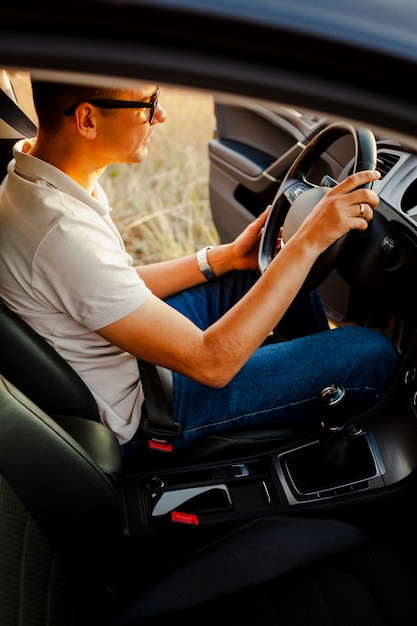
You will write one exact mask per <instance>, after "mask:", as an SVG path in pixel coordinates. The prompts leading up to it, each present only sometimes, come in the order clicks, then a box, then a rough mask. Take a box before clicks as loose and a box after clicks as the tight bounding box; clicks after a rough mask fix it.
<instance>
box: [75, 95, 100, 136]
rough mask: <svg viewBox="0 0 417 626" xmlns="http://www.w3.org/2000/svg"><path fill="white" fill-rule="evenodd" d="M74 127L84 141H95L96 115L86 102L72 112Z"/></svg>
mask: <svg viewBox="0 0 417 626" xmlns="http://www.w3.org/2000/svg"><path fill="white" fill-rule="evenodd" d="M74 118H75V125H76V127H77V130H78V132H79V133H80V135H82V136H83V137H85V138H86V139H95V137H96V135H97V123H96V114H95V112H94V109H93V107H92V106H91V104H88V102H85V103H82V104H80V105H78V106H77V108H76V109H75V111H74Z"/></svg>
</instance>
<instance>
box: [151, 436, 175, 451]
mask: <svg viewBox="0 0 417 626" xmlns="http://www.w3.org/2000/svg"><path fill="white" fill-rule="evenodd" d="M148 446H149V448H150V449H151V450H159V451H160V452H172V443H170V442H169V441H166V440H165V441H162V440H161V439H148Z"/></svg>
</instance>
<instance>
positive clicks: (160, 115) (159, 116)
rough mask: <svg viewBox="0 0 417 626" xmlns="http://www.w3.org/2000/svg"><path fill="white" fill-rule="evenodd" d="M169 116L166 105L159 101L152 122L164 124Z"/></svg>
mask: <svg viewBox="0 0 417 626" xmlns="http://www.w3.org/2000/svg"><path fill="white" fill-rule="evenodd" d="M166 118H167V112H166V111H165V109H164V107H163V106H161V105H160V104H159V102H158V104H157V107H156V109H155V113H154V114H153V118H152V124H162V123H163V122H165V120H166Z"/></svg>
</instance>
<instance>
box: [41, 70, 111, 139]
mask: <svg viewBox="0 0 417 626" xmlns="http://www.w3.org/2000/svg"><path fill="white" fill-rule="evenodd" d="M118 93H119V90H117V89H111V88H108V87H91V86H89V85H78V84H67V83H55V82H54V83H53V82H47V81H39V80H34V79H32V95H33V103H34V106H35V110H36V114H37V116H38V122H39V126H40V127H41V128H44V129H45V130H48V131H54V130H58V129H59V128H60V126H61V125H62V124H63V122H64V119H65V118H64V115H63V112H64V111H65V109H67V108H68V107H69V106H71V105H72V104H74V103H75V102H83V101H88V100H92V99H95V98H115V97H116V96H117V94H118Z"/></svg>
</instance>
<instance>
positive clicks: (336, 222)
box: [98, 171, 379, 387]
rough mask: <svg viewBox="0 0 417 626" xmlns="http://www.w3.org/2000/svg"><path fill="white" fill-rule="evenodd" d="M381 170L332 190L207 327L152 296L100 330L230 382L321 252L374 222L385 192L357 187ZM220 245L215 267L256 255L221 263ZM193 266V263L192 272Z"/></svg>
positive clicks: (203, 377)
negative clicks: (380, 195)
mask: <svg viewBox="0 0 417 626" xmlns="http://www.w3.org/2000/svg"><path fill="white" fill-rule="evenodd" d="M378 177H379V174H378V173H377V172H369V171H368V172H358V173H356V174H353V175H351V176H349V178H347V179H346V180H345V181H343V182H342V183H339V185H337V186H336V187H334V188H333V189H330V190H329V191H328V192H327V193H326V195H325V196H324V198H323V199H322V200H321V201H320V202H319V203H318V204H317V206H316V207H315V209H314V211H313V212H312V213H311V214H310V215H309V216H308V217H307V219H306V220H305V221H304V223H303V224H302V226H301V227H300V228H299V230H298V231H297V233H296V234H295V235H293V237H292V238H291V239H290V240H289V241H288V242H286V245H285V246H284V247H283V249H282V250H281V251H280V252H279V254H278V255H277V256H276V257H275V258H274V260H273V261H272V262H271V264H270V265H269V267H268V269H267V271H266V272H265V273H264V274H263V275H262V276H261V277H260V279H259V280H258V281H257V282H256V284H255V285H254V286H253V287H252V289H251V290H250V291H249V292H248V293H247V294H246V295H245V296H244V297H243V298H242V299H241V300H240V301H239V302H238V303H237V304H236V305H235V306H234V307H233V308H232V309H230V310H229V311H228V312H227V313H226V314H225V315H224V316H223V317H222V318H220V319H219V320H218V321H217V322H216V323H215V324H213V325H212V326H210V327H209V328H208V329H207V330H205V331H202V330H200V329H199V328H197V327H196V326H195V325H194V324H193V323H192V322H190V321H189V320H188V319H186V318H185V317H184V316H183V315H181V314H180V313H178V312H177V311H175V310H173V309H172V308H171V307H169V306H168V305H167V304H166V303H164V302H163V301H162V300H160V299H159V298H158V297H156V296H155V295H152V296H150V298H149V299H148V300H147V301H146V303H145V304H143V305H142V306H141V307H140V308H139V309H137V310H136V311H134V312H133V313H131V314H130V315H128V316H126V317H124V318H123V319H120V320H118V321H117V322H114V323H113V324H110V325H109V326H107V327H105V328H102V329H101V330H99V331H98V332H99V333H100V334H101V335H102V336H103V337H105V338H106V339H107V340H108V341H110V342H111V343H114V344H116V345H118V346H120V347H121V348H122V349H124V350H127V351H128V352H131V353H133V354H134V355H136V356H139V357H141V358H143V359H145V360H148V361H151V362H154V363H158V364H160V365H164V366H165V367H168V368H170V369H173V370H176V371H178V372H180V373H182V374H184V375H186V376H188V377H190V378H192V379H194V380H197V381H199V382H201V383H203V384H206V385H210V386H213V387H221V386H224V385H226V384H227V383H228V382H229V381H230V380H231V379H232V378H233V376H234V375H235V374H236V373H237V372H238V371H239V369H240V368H241V367H242V366H243V365H244V363H245V362H246V361H247V360H248V358H249V357H250V356H251V355H252V354H253V352H254V351H255V350H256V349H257V348H258V347H259V346H260V344H261V343H262V342H263V340H264V339H265V337H267V335H268V334H269V333H270V332H271V330H272V329H273V328H274V327H275V326H276V325H277V323H278V322H279V321H280V319H281V318H282V316H283V314H284V313H285V311H286V310H287V308H288V307H289V305H290V304H291V302H292V301H293V299H294V298H295V296H296V295H297V293H298V291H299V289H300V288H301V286H302V284H303V282H304V280H305V278H306V276H307V275H308V273H309V271H310V269H311V267H312V265H313V264H314V262H315V260H316V259H317V257H318V256H319V255H320V254H321V252H323V251H324V250H325V249H326V248H327V247H328V246H329V245H330V244H331V243H333V242H334V241H335V240H336V239H338V238H339V237H341V236H342V235H343V234H345V233H346V232H348V231H349V230H351V229H353V228H356V229H359V230H364V229H366V228H367V226H368V224H367V220H370V219H371V217H372V208H374V207H375V206H376V205H377V204H378V196H377V195H376V194H375V193H374V192H373V191H371V190H367V189H362V188H361V189H357V187H358V185H362V184H364V183H365V182H368V181H371V180H375V179H377V178H378ZM361 202H363V203H366V205H367V207H366V212H365V215H364V218H365V219H364V218H362V217H359V204H360V203H361ZM259 219H261V218H259ZM261 223H262V220H261ZM258 226H259V224H258ZM244 232H246V231H244ZM259 236H260V235H259ZM242 241H245V238H244V237H243V239H241V240H240V241H239V238H238V239H237V240H236V241H235V242H234V243H232V244H230V246H231V248H229V249H230V250H232V251H233V250H237V249H240V251H241V252H243V250H244V245H243V244H242ZM242 245H243V247H240V246H242ZM235 246H236V247H235ZM221 249H222V246H220V251H219V252H218V255H219V256H218V258H217V257H214V252H215V251H216V250H217V249H215V250H213V251H212V253H213V256H212V257H210V263H213V269H214V270H215V271H220V272H221V270H222V268H223V267H226V265H227V266H228V267H235V268H238V267H239V266H240V265H242V267H245V266H246V263H250V262H249V260H248V259H249V258H252V257H253V254H252V250H250V252H249V250H247V252H248V254H247V255H246V256H245V254H243V255H242V254H241V255H240V256H238V255H237V254H236V255H235V256H233V254H232V255H231V256H232V258H233V261H229V263H225V262H223V265H222V258H221ZM194 263H195V264H196V261H195V260H194ZM217 263H218V264H217ZM196 271H198V270H196ZM193 272H194V270H193V269H192V268H191V266H190V268H189V274H190V275H191V273H193ZM196 280H197V275H196ZM200 281H201V278H200ZM277 294H279V298H278V297H277ZM155 329H157V330H156V331H155Z"/></svg>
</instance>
